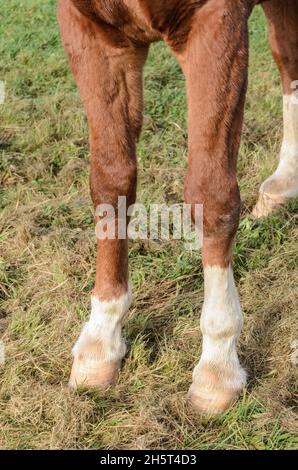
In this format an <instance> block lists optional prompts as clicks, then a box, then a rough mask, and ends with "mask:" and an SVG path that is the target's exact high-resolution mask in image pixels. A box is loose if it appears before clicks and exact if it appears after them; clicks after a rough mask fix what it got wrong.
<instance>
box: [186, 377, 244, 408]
mask: <svg viewBox="0 0 298 470" xmlns="http://www.w3.org/2000/svg"><path fill="white" fill-rule="evenodd" d="M238 396H239V392H238V391H235V390H220V389H219V390H208V389H204V388H202V387H198V386H196V384H194V383H193V384H192V385H191V387H190V389H189V392H188V395H187V399H188V401H189V402H190V404H191V406H192V407H193V409H194V410H195V411H197V412H198V413H200V414H204V415H218V414H221V413H223V412H224V411H226V410H227V409H228V408H229V407H230V406H231V405H232V404H233V403H234V402H235V401H236V400H237V398H238Z"/></svg>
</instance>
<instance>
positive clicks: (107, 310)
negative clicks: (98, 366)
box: [72, 285, 131, 362]
mask: <svg viewBox="0 0 298 470" xmlns="http://www.w3.org/2000/svg"><path fill="white" fill-rule="evenodd" d="M130 304H131V287H130V285H129V288H128V291H127V292H126V293H125V294H123V295H122V296H121V297H119V298H118V299H113V300H111V301H108V302H107V301H101V300H99V299H98V298H97V297H95V296H91V314H90V318H89V321H88V322H87V323H86V324H85V325H84V327H83V329H82V332H81V335H80V337H79V339H78V341H77V342H76V344H75V346H74V347H73V350H72V352H73V354H74V355H76V354H82V355H85V356H86V357H87V358H88V359H93V360H96V362H109V361H117V360H120V359H122V358H123V356H124V355H125V352H126V346H125V342H124V339H123V338H122V334H121V327H122V321H123V318H124V316H125V314H126V313H127V311H128V309H129V307H130ZM96 344H98V347H96ZM90 345H95V347H93V348H92V347H91V348H90ZM88 350H89V351H88ZM90 351H91V353H90Z"/></svg>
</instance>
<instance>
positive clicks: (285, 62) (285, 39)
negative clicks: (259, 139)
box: [253, 0, 298, 217]
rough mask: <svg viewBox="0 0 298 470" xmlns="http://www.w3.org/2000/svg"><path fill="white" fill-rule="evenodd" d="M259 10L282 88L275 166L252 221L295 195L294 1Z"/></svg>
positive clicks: (297, 42) (297, 84) (297, 65)
mask: <svg viewBox="0 0 298 470" xmlns="http://www.w3.org/2000/svg"><path fill="white" fill-rule="evenodd" d="M263 8H264V11H265V14H266V17H267V21H268V25H269V33H270V34H269V37H270V44H271V48H272V53H273V56H274V59H275V61H276V63H277V65H278V68H279V71H280V74H281V78H282V84H283V94H284V96H283V118H284V136H283V143H282V147H281V152H280V161H279V165H278V167H277V170H276V171H275V172H274V173H273V175H271V176H270V177H269V178H268V179H267V180H266V181H264V183H263V184H262V186H261V189H260V195H259V200H258V203H257V205H256V207H255V208H254V211H253V215H254V216H255V217H265V216H267V215H269V214H270V213H271V212H272V211H273V210H274V209H275V208H276V207H278V206H279V205H280V204H283V203H285V202H286V201H287V200H288V199H289V198H291V197H295V196H297V195H298V1H297V0H283V1H280V0H271V1H270V2H268V3H264V5H263Z"/></svg>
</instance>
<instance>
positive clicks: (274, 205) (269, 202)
mask: <svg viewBox="0 0 298 470" xmlns="http://www.w3.org/2000/svg"><path fill="white" fill-rule="evenodd" d="M286 202H287V198H286V197H284V196H281V195H274V194H270V195H269V194H267V193H264V192H260V195H259V200H258V202H257V204H256V205H255V207H254V209H253V211H252V216H253V217H254V218H255V219H261V218H263V217H268V215H270V214H272V212H274V211H275V210H276V209H278V208H279V207H280V206H282V205H283V204H285V203H286Z"/></svg>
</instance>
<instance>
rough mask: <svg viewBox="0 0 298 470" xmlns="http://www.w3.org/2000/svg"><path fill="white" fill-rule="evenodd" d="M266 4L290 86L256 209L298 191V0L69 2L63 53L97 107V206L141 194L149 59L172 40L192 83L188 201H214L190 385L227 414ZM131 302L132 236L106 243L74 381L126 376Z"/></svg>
mask: <svg viewBox="0 0 298 470" xmlns="http://www.w3.org/2000/svg"><path fill="white" fill-rule="evenodd" d="M257 4H262V8H263V10H264V12H265V15H266V18H267V22H268V27H269V40H270V45H271V49H272V52H273V56H274V59H275V61H276V63H277V66H278V68H279V71H280V75H281V80H282V87H283V119H284V137H283V143H282V147H281V152H280V162H279V165H278V167H277V169H276V171H275V172H274V174H273V175H271V176H270V177H269V178H268V179H266V181H264V182H263V184H262V185H261V187H260V192H259V198H258V202H257V204H256V206H255V208H254V210H253V215H254V217H265V216H267V215H269V214H270V213H271V212H272V211H274V210H275V209H276V208H277V207H279V206H280V205H282V204H285V203H286V202H287V201H288V200H289V198H291V197H294V196H297V194H298V106H297V104H298V98H297V85H298V82H297V80H298V53H297V51H298V1H297V0H266V1H261V0H233V1H232V0H58V22H59V25H60V32H61V37H62V42H63V45H64V49H65V51H66V53H67V56H68V60H69V64H70V68H71V70H72V73H73V76H74V78H75V81H76V83H77V86H78V89H79V92H80V96H81V99H82V102H83V105H84V109H85V112H86V115H87V120H88V127H89V140H90V151H91V174H90V190H91V197H92V201H93V205H94V208H95V222H97V221H98V220H100V216H99V215H96V208H97V207H98V206H99V205H101V204H109V205H111V206H112V207H114V208H115V215H114V222H115V224H116V226H118V225H119V224H123V222H124V224H125V226H127V224H128V221H129V217H128V216H123V215H120V214H119V211H118V210H117V201H118V197H119V196H122V197H125V198H126V201H127V204H128V205H133V204H134V202H135V199H136V184H137V157H136V143H137V141H138V138H139V136H140V132H141V127H142V108H143V79H142V74H143V67H144V64H145V62H146V58H147V55H148V50H149V46H150V44H151V43H153V42H155V41H160V40H163V41H165V42H166V43H167V44H168V46H169V48H170V49H171V51H172V53H173V54H174V55H175V57H176V58H177V60H178V62H179V64H180V67H181V69H182V71H183V74H184V76H185V81H186V90H187V102H188V169H187V174H186V178H185V191H184V197H185V202H186V203H187V204H189V205H190V206H191V213H192V217H193V220H194V211H195V206H196V205H197V204H201V205H203V207H204V216H203V235H204V243H203V246H202V262H203V271H204V303H203V308H202V314H201V319H200V327H201V332H202V335H203V343H202V354H201V357H200V359H199V361H198V364H197V365H196V367H195V369H194V371H193V380H192V384H191V386H190V389H189V392H188V399H189V401H190V403H191V405H192V406H193V407H194V409H195V410H197V411H198V412H200V413H208V414H209V413H211V414H218V413H222V412H223V411H225V410H226V409H227V408H228V407H229V406H230V405H231V404H232V403H233V402H234V401H235V400H236V399H237V397H238V396H239V394H240V392H241V390H242V389H243V387H245V384H246V379H247V377H246V376H247V374H246V371H245V370H244V368H243V367H242V366H241V365H240V362H239V359H238V355H237V340H238V337H239V335H240V332H241V328H242V325H243V314H242V311H241V306H240V301H239V296H238V293H237V287H236V284H235V281H234V276H233V267H232V246H233V240H234V237H235V234H236V232H237V228H238V223H239V213H240V194H239V188H238V184H237V170H236V165H237V156H238V150H239V144H240V139H241V131H242V124H243V114H244V105H245V97H246V90H247V75H248V53H249V39H248V20H249V16H250V14H251V12H252V10H253V8H254V7H255V6H256V5H257ZM130 304H131V285H130V281H129V268H128V241H127V237H114V238H108V237H107V238H102V239H98V240H97V258H96V276H95V286H94V290H93V292H92V295H91V313H90V317H89V319H88V321H87V323H86V324H85V325H84V326H83V328H82V331H81V333H80V336H79V338H78V340H77V341H76V343H75V345H74V348H73V351H72V352H73V365H72V370H71V375H70V381H69V385H70V386H71V387H72V388H74V389H76V388H77V387H80V386H87V387H99V388H107V387H109V386H111V385H112V384H114V383H115V382H116V380H118V376H119V371H120V368H121V363H122V360H123V357H124V356H125V353H126V345H125V342H124V339H123V337H122V326H123V323H124V320H125V318H126V316H127V312H128V310H129V307H130Z"/></svg>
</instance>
